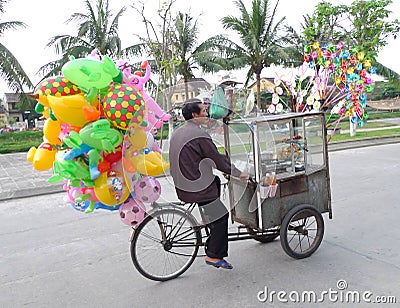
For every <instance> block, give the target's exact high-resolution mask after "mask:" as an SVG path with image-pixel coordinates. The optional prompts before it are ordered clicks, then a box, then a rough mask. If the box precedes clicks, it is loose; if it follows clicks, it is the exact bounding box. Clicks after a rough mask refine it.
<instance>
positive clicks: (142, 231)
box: [131, 208, 201, 281]
mask: <svg viewBox="0 0 400 308" xmlns="http://www.w3.org/2000/svg"><path fill="white" fill-rule="evenodd" d="M196 225H197V224H196V220H195V219H194V218H193V216H191V215H190V214H188V213H186V212H185V211H183V210H178V209H173V208H172V209H160V210H157V211H155V212H154V213H152V214H151V215H149V216H148V217H146V219H145V220H144V221H143V222H142V223H141V224H140V225H139V226H138V228H137V229H136V230H135V231H134V235H133V239H132V242H131V257H132V262H133V264H134V266H135V267H136V269H137V270H138V271H139V272H140V273H141V274H142V275H143V276H145V277H146V278H148V279H151V280H156V281H166V280H170V279H173V278H176V277H178V276H179V275H181V274H183V273H184V272H185V271H186V270H187V269H188V268H189V267H190V265H192V263H193V261H194V259H195V258H196V255H197V252H198V250H199V246H200V244H201V233H200V231H199V229H198V227H196Z"/></svg>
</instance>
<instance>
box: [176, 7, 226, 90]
mask: <svg viewBox="0 0 400 308" xmlns="http://www.w3.org/2000/svg"><path fill="white" fill-rule="evenodd" d="M174 26H175V27H174V31H173V33H172V46H173V48H172V50H171V52H172V54H173V55H174V57H175V59H176V62H177V65H176V68H177V73H179V74H181V75H182V76H183V80H184V83H185V91H186V97H188V82H189V81H190V80H191V79H193V78H194V77H195V75H194V72H193V71H194V70H196V69H201V70H202V71H203V72H205V73H214V72H217V71H219V70H221V69H223V68H224V67H223V66H222V65H221V64H220V63H221V61H215V60H216V58H217V54H216V52H215V51H213V50H212V48H213V47H214V45H215V40H213V39H211V40H205V41H204V42H202V43H200V44H198V45H197V41H198V27H197V20H194V19H193V17H192V16H190V15H189V14H185V13H182V12H179V13H178V14H177V16H176V18H175V22H174Z"/></svg>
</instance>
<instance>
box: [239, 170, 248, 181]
mask: <svg viewBox="0 0 400 308" xmlns="http://www.w3.org/2000/svg"><path fill="white" fill-rule="evenodd" d="M239 178H240V179H241V180H242V181H243V182H245V181H248V179H249V178H250V174H248V173H247V172H242V173H241V174H240V176H239Z"/></svg>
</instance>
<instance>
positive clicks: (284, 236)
mask: <svg viewBox="0 0 400 308" xmlns="http://www.w3.org/2000/svg"><path fill="white" fill-rule="evenodd" d="M280 236H281V245H282V248H283V250H284V251H285V252H286V253H287V254H288V255H289V256H291V257H293V258H296V259H302V258H307V257H309V256H311V255H312V254H313V253H314V252H315V251H316V250H317V249H318V247H319V245H320V244H321V241H322V238H323V236H324V219H323V218H322V215H321V213H320V212H319V211H318V210H317V209H316V208H315V207H313V206H311V205H306V204H303V205H299V206H296V207H294V208H293V209H291V210H290V211H289V212H288V213H287V214H286V215H285V217H284V218H283V221H282V225H281V230H280Z"/></svg>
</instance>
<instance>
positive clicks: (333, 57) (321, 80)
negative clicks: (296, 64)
mask: <svg viewBox="0 0 400 308" xmlns="http://www.w3.org/2000/svg"><path fill="white" fill-rule="evenodd" d="M303 60H304V62H305V63H307V64H308V66H309V68H311V69H312V70H313V71H314V78H313V83H314V86H313V89H314V93H317V95H318V96H319V100H320V102H321V109H323V110H324V109H327V108H329V107H333V108H332V111H331V112H332V113H337V114H339V115H340V118H339V119H338V120H337V121H336V122H335V123H336V127H337V125H338V124H339V122H340V121H341V120H342V119H344V118H347V117H350V119H351V121H352V123H358V125H359V126H363V125H364V122H365V120H366V119H368V114H367V113H366V111H365V107H366V100H367V94H366V93H369V92H372V91H373V90H374V87H373V81H372V79H371V74H375V73H376V68H375V67H372V65H371V60H369V59H367V58H366V57H365V54H364V52H363V51H361V50H359V48H357V47H353V48H350V49H346V48H345V46H344V44H343V43H342V42H339V43H338V44H336V45H333V44H330V45H327V44H320V43H318V42H315V43H314V44H312V45H307V46H305V48H304V58H303ZM336 127H335V128H336Z"/></svg>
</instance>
